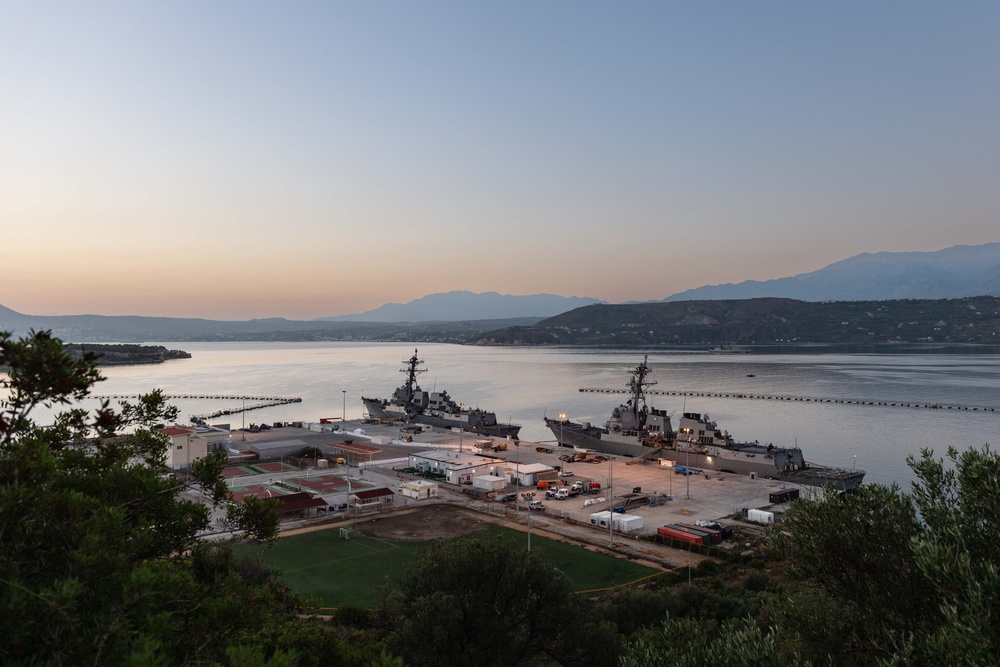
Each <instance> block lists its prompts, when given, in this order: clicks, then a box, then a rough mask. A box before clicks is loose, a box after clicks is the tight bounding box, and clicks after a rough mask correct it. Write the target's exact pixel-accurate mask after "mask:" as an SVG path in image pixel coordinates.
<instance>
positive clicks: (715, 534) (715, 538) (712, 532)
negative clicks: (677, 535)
mask: <svg viewBox="0 0 1000 667" xmlns="http://www.w3.org/2000/svg"><path fill="white" fill-rule="evenodd" d="M677 525H678V526H680V527H681V528H691V529H693V530H697V531H699V532H702V533H705V534H706V535H708V536H709V537H710V538H712V544H718V543H719V542H721V541H722V537H723V535H722V531H721V530H716V529H714V528H709V527H708V526H692V525H691V524H689V523H678V524H677Z"/></svg>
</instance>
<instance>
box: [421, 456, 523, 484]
mask: <svg viewBox="0 0 1000 667" xmlns="http://www.w3.org/2000/svg"><path fill="white" fill-rule="evenodd" d="M504 464H505V462H504V460H503V459H495V458H491V457H489V456H481V455H479V454H470V453H468V452H454V451H448V450H444V449H435V450H431V451H427V452H419V453H416V454H410V456H409V461H408V465H409V467H411V468H416V469H417V470H420V471H422V472H433V473H437V474H439V475H444V478H445V481H447V482H448V483H449V484H472V478H473V477H477V476H479V475H497V476H499V475H502V474H504V467H505V465H504Z"/></svg>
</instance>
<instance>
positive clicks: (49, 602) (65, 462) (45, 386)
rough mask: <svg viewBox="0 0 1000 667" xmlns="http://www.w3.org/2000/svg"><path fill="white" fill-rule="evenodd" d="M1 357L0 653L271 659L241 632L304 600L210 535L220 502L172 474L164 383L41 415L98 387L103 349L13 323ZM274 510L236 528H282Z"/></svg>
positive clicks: (209, 474) (221, 488) (209, 470)
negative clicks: (76, 348) (49, 421)
mask: <svg viewBox="0 0 1000 667" xmlns="http://www.w3.org/2000/svg"><path fill="white" fill-rule="evenodd" d="M0 366H5V367H7V368H8V369H9V370H8V375H7V377H6V378H5V379H0V389H3V390H5V393H6V398H5V399H3V400H2V401H0V582H2V586H0V610H2V613H3V617H4V625H5V627H4V641H3V642H2V643H0V663H2V664H4V665H16V664H109V665H111V664H114V665H130V664H131V665H177V664H190V663H202V664H209V663H213V662H219V663H227V664H228V663H232V664H236V663H240V664H252V663H253V662H254V661H258V662H260V658H261V654H260V652H259V651H256V649H254V648H253V647H252V646H250V645H246V646H241V645H242V644H245V643H247V642H248V641H249V639H250V638H251V637H252V636H253V635H254V634H255V632H256V631H258V630H260V629H261V628H263V627H266V626H267V625H268V624H272V623H276V622H278V621H279V620H281V619H286V618H288V617H290V616H291V615H292V613H293V612H294V611H295V609H296V600H295V598H294V597H293V596H291V595H290V594H289V592H288V590H287V588H286V587H285V586H284V585H283V584H282V583H281V582H280V581H279V580H278V579H277V578H276V576H275V573H274V572H272V571H270V570H269V569H267V568H265V567H264V566H263V565H262V564H261V563H259V562H255V561H252V560H246V559H237V558H235V557H234V556H233V554H232V552H231V550H230V548H229V547H228V546H227V545H221V544H219V545H216V544H209V543H205V542H202V541H199V540H198V538H197V536H198V534H199V533H200V532H202V531H204V530H205V529H206V528H208V526H209V517H210V512H209V509H208V508H207V507H206V506H204V505H203V504H201V503H199V502H194V501H190V500H185V499H183V498H182V496H181V493H182V492H183V491H184V490H185V489H186V488H187V487H186V483H185V482H181V481H179V480H177V479H174V478H173V477H171V476H168V475H165V474H164V473H165V472H166V470H165V468H164V461H165V452H166V447H167V446H168V444H167V443H168V441H167V440H166V438H165V436H163V435H162V434H160V433H158V432H157V431H156V430H155V429H154V428H153V426H154V425H155V424H157V423H159V422H162V421H169V420H172V419H174V418H175V417H176V410H175V409H174V408H171V407H169V406H167V405H166V403H165V401H164V400H163V396H162V394H161V393H160V392H152V393H151V394H148V395H146V396H143V397H142V398H140V399H139V401H137V402H136V403H131V404H125V405H123V407H122V409H121V410H120V411H119V412H117V413H116V412H114V411H112V410H111V409H110V408H109V407H108V405H107V403H105V404H103V405H102V406H101V408H100V409H99V410H97V411H96V413H95V414H94V415H88V414H87V413H86V412H84V411H82V410H78V409H77V410H69V411H67V412H64V413H62V414H60V415H59V416H58V417H57V418H56V423H55V425H53V426H49V427H41V426H39V425H37V424H35V423H34V422H33V421H32V419H31V415H32V411H33V410H34V409H36V408H37V407H38V406H47V407H53V406H58V405H66V404H68V403H70V402H71V401H73V400H79V399H81V398H84V397H85V396H87V394H88V393H89V391H90V389H91V387H92V386H93V384H94V383H95V382H98V381H99V380H100V379H101V377H100V375H99V373H98V372H97V370H96V368H95V366H94V358H93V356H92V355H89V354H85V355H83V356H82V357H73V356H71V355H69V354H67V353H66V351H65V350H64V349H63V347H62V344H61V343H60V341H58V340H56V339H53V338H52V337H51V336H49V335H48V334H47V333H45V332H41V333H34V334H32V335H31V336H30V337H28V338H25V339H22V340H19V341H12V340H11V339H10V337H9V336H8V335H6V334H0ZM223 463H224V460H223V459H222V458H221V457H219V456H210V457H208V458H206V459H204V460H202V461H199V462H198V463H197V464H196V466H195V469H194V471H193V479H194V482H192V484H197V485H199V486H200V487H201V488H202V489H204V490H205V492H206V493H208V494H209V495H211V496H213V497H214V498H215V501H216V503H218V502H220V501H222V499H223V496H224V493H225V485H224V483H223V482H222V480H221V477H220V476H219V472H220V470H221V466H222V465H223ZM269 517H270V519H269ZM274 519H275V518H274V516H273V509H272V508H267V507H262V508H259V512H258V513H257V514H256V515H255V516H252V517H250V516H246V515H244V516H241V517H239V518H238V520H237V524H238V525H236V526H235V527H236V528H238V529H239V528H244V527H249V526H255V527H256V529H257V533H256V535H257V536H260V537H268V536H270V535H273V534H274V531H275V529H276V521H275V520H274ZM244 524H245V525H244ZM286 658H287V656H285V655H283V654H281V653H278V654H276V655H275V656H274V660H275V661H277V662H276V663H275V664H280V663H281V662H283V661H285V660H286Z"/></svg>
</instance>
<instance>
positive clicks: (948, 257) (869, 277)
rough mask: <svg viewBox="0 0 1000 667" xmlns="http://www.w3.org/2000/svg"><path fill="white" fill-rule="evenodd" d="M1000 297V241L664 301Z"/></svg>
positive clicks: (870, 256) (869, 258)
mask: <svg viewBox="0 0 1000 667" xmlns="http://www.w3.org/2000/svg"><path fill="white" fill-rule="evenodd" d="M982 295H993V296H1000V243H986V244H984V245H977V246H967V245H960V246H954V247H951V248H946V249H944V250H938V251H935V252H878V253H863V254H861V255H855V256H854V257H851V258H849V259H845V260H842V261H840V262H836V263H834V264H830V265H829V266H827V267H825V268H822V269H819V270H818V271H813V272H812V273H802V274H799V275H797V276H792V277H789V278H777V279H775V280H765V281H757V280H747V281H745V282H741V283H738V284H732V283H729V284H725V285H706V286H704V287H698V288H697V289H691V290H687V291H685V292H680V293H678V294H674V295H672V296H669V297H667V298H666V299H664V301H702V300H716V299H758V298H763V297H781V298H788V299H801V300H803V301H849V300H862V301H877V300H883V299H957V298H961V297H966V296H982Z"/></svg>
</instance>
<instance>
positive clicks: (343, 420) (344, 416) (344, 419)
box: [340, 389, 347, 424]
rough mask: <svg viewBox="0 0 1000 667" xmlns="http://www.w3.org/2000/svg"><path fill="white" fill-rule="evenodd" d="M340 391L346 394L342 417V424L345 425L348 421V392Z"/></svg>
mask: <svg viewBox="0 0 1000 667" xmlns="http://www.w3.org/2000/svg"><path fill="white" fill-rule="evenodd" d="M340 391H341V393H343V394H344V412H343V414H342V415H341V417H340V423H341V424H343V423H344V422H346V421H347V390H346V389H341V390H340Z"/></svg>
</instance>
